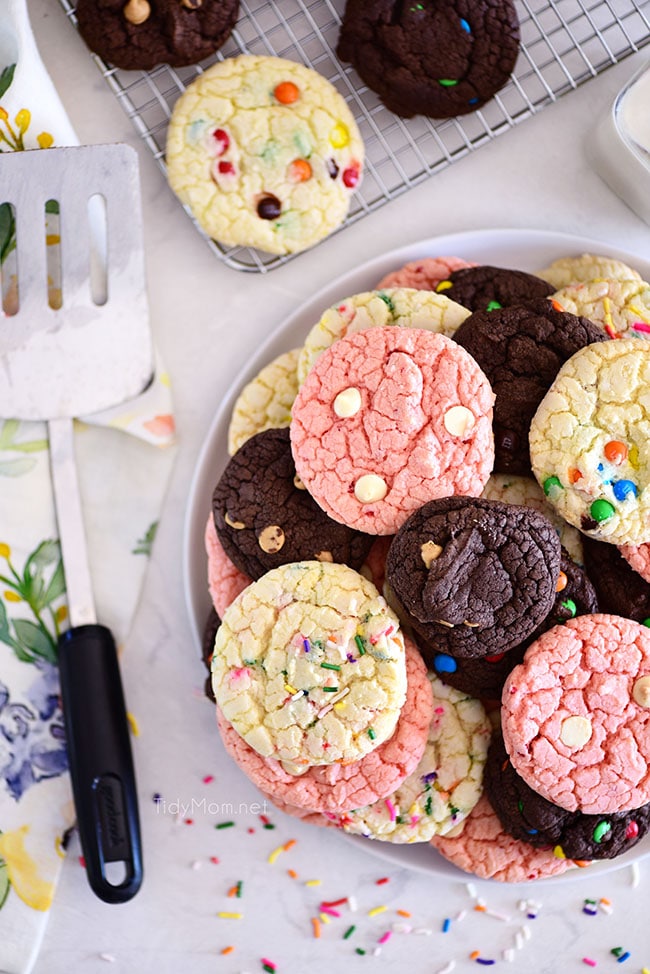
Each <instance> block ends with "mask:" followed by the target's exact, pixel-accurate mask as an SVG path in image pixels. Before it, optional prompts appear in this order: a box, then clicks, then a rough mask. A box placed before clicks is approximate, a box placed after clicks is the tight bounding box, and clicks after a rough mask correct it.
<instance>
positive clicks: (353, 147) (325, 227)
mask: <svg viewBox="0 0 650 974" xmlns="http://www.w3.org/2000/svg"><path fill="white" fill-rule="evenodd" d="M363 159H364V147H363V142H362V139H361V136H360V134H359V129H358V127H357V124H356V122H355V120H354V117H353V115H352V112H351V111H350V109H349V108H348V106H347V103H346V101H345V99H344V98H343V96H342V95H341V94H339V92H338V91H337V90H336V88H334V86H333V85H332V84H330V82H329V81H327V80H326V79H325V78H324V77H322V75H320V74H318V72H317V71H314V70H312V69H311V68H307V67H305V66H304V65H302V64H297V63H296V62H294V61H289V60H286V59H285V58H278V57H271V56H264V55H249V54H244V55H241V56H239V57H235V58H227V59H226V60H224V61H221V62H219V63H217V64H214V65H213V66H212V67H210V68H208V69H207V70H206V71H204V72H203V73H202V74H201V75H199V77H198V78H197V79H196V80H195V81H194V82H192V84H190V85H189V87H188V88H187V90H186V91H185V92H184V93H183V95H181V97H180V98H179V99H178V101H177V102H176V104H175V105H174V108H173V111H172V115H171V119H170V122H169V129H168V134H167V151H166V162H167V176H168V179H169V184H170V186H171V188H172V189H173V191H174V192H175V193H176V195H177V196H178V197H179V199H180V200H181V202H182V203H184V204H185V205H186V207H188V209H189V210H190V211H191V213H192V215H193V216H194V218H195V219H196V221H197V222H198V223H199V225H200V226H201V227H202V229H203V230H204V231H205V232H206V233H207V234H208V235H209V236H210V237H212V238H213V239H214V240H218V241H219V242H220V243H222V244H225V245H227V246H244V247H255V248H257V249H259V250H263V251H267V252H269V253H272V254H290V253H296V252H298V251H301V250H305V249H306V248H307V247H311V246H312V245H313V244H315V243H317V242H318V241H319V240H322V239H323V238H324V237H326V236H327V235H328V234H329V233H331V232H332V231H333V230H334V229H335V228H336V227H338V226H339V224H341V223H342V222H343V220H344V219H345V217H346V215H347V212H348V209H349V206H350V200H351V196H352V193H353V192H354V190H355V189H356V187H357V186H358V185H359V183H360V181H361V177H362V168H363Z"/></svg>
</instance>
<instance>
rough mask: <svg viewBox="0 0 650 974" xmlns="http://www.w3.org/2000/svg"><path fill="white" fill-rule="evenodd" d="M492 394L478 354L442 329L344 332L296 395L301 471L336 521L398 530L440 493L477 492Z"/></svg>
mask: <svg viewBox="0 0 650 974" xmlns="http://www.w3.org/2000/svg"><path fill="white" fill-rule="evenodd" d="M493 402H494V394H493V392H492V389H491V388H490V384H489V382H488V381H487V379H486V378H485V376H484V374H483V372H482V371H481V369H480V368H479V367H478V365H477V364H476V362H475V361H474V359H473V358H472V357H471V356H470V355H469V354H468V353H467V352H466V351H465V350H464V349H463V348H461V347H460V346H459V345H456V344H455V343H454V342H453V341H451V339H449V338H446V337H445V336H444V335H440V334H435V333H433V332H429V331H423V330H422V329H419V328H368V329H366V330H365V331H360V332H356V333H354V334H351V335H345V336H344V337H343V338H340V339H339V340H338V341H337V342H335V343H334V345H331V346H330V347H329V348H328V349H326V350H325V351H324V352H323V353H322V354H321V355H320V357H319V358H318V360H317V361H316V363H315V365H314V366H313V368H312V369H311V371H310V372H309V375H308V376H307V378H306V380H305V382H304V383H303V385H302V386H301V388H300V392H299V393H298V396H297V397H296V401H295V402H294V405H293V413H292V420H291V427H290V430H291V445H292V450H293V456H294V459H295V462H296V471H297V473H298V476H299V477H300V478H301V480H302V482H303V483H304V484H305V486H306V487H307V489H308V490H309V491H310V493H311V494H312V496H313V497H314V498H315V500H316V501H317V502H318V503H319V504H320V506H321V507H322V508H323V509H324V510H325V511H327V513H328V514H329V515H330V516H331V517H333V518H334V519H335V520H338V521H341V522H342V523H344V524H348V525H354V526H355V527H356V528H357V529H358V530H361V531H367V532H368V533H369V534H393V533H394V532H395V531H396V530H397V528H398V527H399V526H400V524H402V523H403V522H404V521H405V520H406V518H407V517H408V515H409V514H410V513H411V512H412V511H413V510H415V509H416V508H418V507H419V506H420V505H421V504H423V503H424V502H425V501H427V500H430V499H431V498H433V497H443V496H447V495H449V494H453V493H456V494H469V495H472V494H474V495H476V494H480V492H481V490H482V489H483V487H484V485H485V482H486V481H487V479H488V477H489V475H490V471H491V469H492V463H493V460H494V452H493V438H492V404H493Z"/></svg>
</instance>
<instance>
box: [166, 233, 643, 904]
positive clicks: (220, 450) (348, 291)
mask: <svg viewBox="0 0 650 974" xmlns="http://www.w3.org/2000/svg"><path fill="white" fill-rule="evenodd" d="M583 253H595V254H607V255H608V256H611V257H617V258H619V259H620V260H623V261H625V262H626V263H628V264H630V265H631V266H632V267H634V268H636V269H637V270H638V271H639V273H640V274H641V275H642V277H643V278H644V280H646V281H647V280H650V262H648V261H647V260H645V259H643V258H642V257H639V256H637V255H635V254H630V253H627V252H625V251H622V250H619V249H617V248H613V247H611V246H610V245H609V244H607V243H606V242H602V241H598V240H591V239H589V238H586V237H578V236H573V235H570V234H563V233H552V232H547V231H541V230H540V231H537V230H476V231H473V232H465V233H455V234H450V235H447V236H443V237H433V238H431V239H428V240H421V241H419V242H417V243H414V244H409V245H408V246H406V247H401V248H399V249H398V250H393V251H389V252H388V253H386V254H384V255H383V256H381V257H377V258H375V259H373V260H371V261H368V262H367V263H366V264H363V265H361V266H360V267H358V268H356V269H355V270H352V271H350V272H349V273H347V274H344V275H342V276H341V277H339V278H338V279H337V280H335V281H333V282H332V283H331V284H328V285H327V287H325V288H323V290H322V291H320V292H319V293H318V294H316V295H315V296H314V297H313V298H311V299H310V300H309V301H307V302H306V303H305V304H303V305H302V306H301V307H300V308H298V310H297V311H296V312H295V313H294V314H293V315H291V317H290V318H288V319H287V320H286V321H285V322H284V323H283V324H282V325H280V327H279V328H278V329H277V330H276V331H275V332H273V333H272V334H271V335H270V336H269V338H268V339H267V340H266V341H265V342H264V343H263V344H262V345H261V346H260V347H259V348H258V349H257V350H256V351H255V353H254V354H253V355H252V356H251V359H250V362H249V363H248V365H247V366H246V368H245V369H244V370H242V372H240V374H239V375H238V376H237V377H236V379H235V380H234V382H233V384H232V386H231V387H230V389H229V391H228V393H227V395H226V396H225V398H224V400H223V402H222V403H221V407H220V409H219V410H218V412H217V414H216V416H215V417H214V420H213V421H212V425H211V426H210V429H209V430H208V433H207V436H206V439H205V442H204V444H203V448H202V450H201V452H200V454H199V458H198V462H197V465H196V470H195V473H194V478H193V480H192V484H191V487H190V495H189V499H188V506H187V513H186V519H185V533H184V547H183V576H184V584H185V597H186V601H187V607H188V612H189V616H190V621H191V625H192V631H193V635H194V640H195V643H196V645H197V646H198V647H200V645H201V636H202V632H203V626H204V624H205V621H206V619H207V617H208V613H209V611H210V598H209V594H208V588H207V557H206V554H205V549H204V546H203V534H204V530H205V523H206V520H207V517H208V513H209V512H210V509H211V498H212V491H213V489H214V486H215V484H216V483H217V480H218V479H219V477H220V475H221V473H222V471H223V469H224V467H225V465H226V463H227V462H228V451H227V437H228V425H229V422H230V415H231V412H232V408H233V405H234V403H235V400H236V398H237V396H238V395H239V393H240V391H241V389H242V388H243V386H244V385H245V384H246V383H247V382H249V381H250V380H251V379H252V378H253V377H254V376H255V375H256V374H257V373H258V372H259V371H260V369H261V368H262V367H263V366H264V365H266V364H267V363H268V362H270V361H271V360H272V359H274V358H275V357H276V356H278V355H280V354H281V353H282V352H286V351H289V350H290V349H292V348H296V347H298V346H300V345H302V343H303V340H304V338H305V335H306V334H307V332H308V331H309V329H310V328H311V327H312V325H314V324H315V323H316V322H317V321H318V320H319V318H320V316H321V314H322V313H323V311H325V310H326V309H327V308H328V307H329V306H330V305H332V304H335V303H336V302H338V301H340V300H342V299H343V298H347V297H349V296H350V295H352V294H356V293H358V292H360V291H368V290H372V288H373V287H375V285H376V284H377V282H378V281H379V280H380V279H381V278H382V277H383V276H384V274H387V273H388V272H389V271H391V270H395V269H397V268H399V267H401V266H402V265H403V264H405V263H406V262H407V261H411V260H419V259H421V258H422V257H439V256H456V257H463V258H465V259H466V260H471V261H476V262H477V263H483V264H492V265H496V266H500V267H513V268H517V269H519V270H524V271H531V272H535V271H538V270H541V269H542V268H543V267H547V266H548V265H549V264H550V263H551V262H552V261H553V260H556V259H557V258H558V257H565V256H577V255H579V254H583ZM341 835H342V836H344V838H345V839H346V840H347V841H350V842H354V843H355V844H356V845H357V846H359V847H361V848H363V849H365V850H366V851H368V852H370V853H372V854H374V855H376V856H378V857H379V858H381V859H384V860H387V861H389V862H391V863H392V864H393V865H395V866H407V867H409V868H411V869H420V870H423V871H425V872H429V873H433V874H435V875H438V876H446V877H448V878H449V877H453V878H456V879H458V878H459V877H462V878H464V879H465V880H467V874H466V873H462V872H461V871H460V870H458V869H457V868H456V867H455V866H452V865H451V864H450V863H449V862H447V860H445V859H443V858H442V856H440V855H439V854H438V853H437V852H436V851H435V849H433V848H432V847H431V846H429V845H425V844H417V845H410V846H409V845H395V844H391V843H389V842H376V841H372V840H369V839H364V838H361V837H356V836H348V835H345V833H341ZM649 854H650V835H648V836H647V837H646V839H645V840H642V841H641V842H640V843H639V844H638V845H637V846H635V848H634V849H633V850H631V851H630V852H629V853H626V854H625V855H623V856H619V857H618V858H617V859H614V860H611V861H610V860H603V861H602V862H599V863H594V864H593V865H591V866H589V868H587V869H575V870H569V871H568V872H567V873H566V874H565V875H563V876H560V877H553V878H551V879H547V880H544V883H545V885H546V884H548V883H555V882H564V881H566V880H567V879H573V878H577V877H581V876H589V877H593V876H594V874H595V873H598V874H601V873H604V872H608V871H610V870H612V869H618V868H620V867H621V866H623V865H629V864H630V863H631V862H634V861H635V860H636V859H639V858H641V857H642V856H645V855H649Z"/></svg>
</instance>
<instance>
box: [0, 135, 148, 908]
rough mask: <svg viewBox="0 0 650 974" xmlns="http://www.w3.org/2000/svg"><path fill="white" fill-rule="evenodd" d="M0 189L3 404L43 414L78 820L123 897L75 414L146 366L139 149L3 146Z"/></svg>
mask: <svg viewBox="0 0 650 974" xmlns="http://www.w3.org/2000/svg"><path fill="white" fill-rule="evenodd" d="M98 197H99V200H100V201H101V200H103V203H104V208H105V221H104V220H102V219H100V218H99V217H98V215H101V207H100V208H99V209H98V199H97V198H98ZM0 203H8V204H10V206H11V207H12V213H13V217H14V220H15V235H16V250H15V254H16V256H17V269H16V277H17V288H18V299H17V305H18V309H17V311H16V312H15V313H9V314H4V315H1V316H0V416H2V417H6V418H12V419H26V420H37V419H38V420H47V423H48V434H49V442H50V463H51V469H52V481H53V485H54V497H55V507H56V516H57V522H58V527H59V537H60V541H61V551H62V556H63V564H64V569H65V577H66V588H67V597H68V610H69V618H70V628H69V629H68V630H67V631H65V632H64V633H63V634H62V635H61V637H60V639H59V646H58V649H59V670H60V677H61V696H62V704H63V712H64V718H65V726H66V735H67V743H68V754H69V763H70V773H71V778H72V786H73V794H74V801H75V808H76V812H77V822H78V826H79V833H80V838H81V844H82V850H83V854H84V858H85V860H86V870H87V875H88V881H89V883H90V885H91V887H92V889H93V890H94V892H95V893H96V894H97V895H98V896H99V897H100V898H101V899H103V900H105V901H107V902H109V903H118V902H124V901H125V900H128V899H130V898H131V897H132V896H134V895H135V893H136V892H137V891H138V889H139V887H140V883H141V881H142V855H141V848H140V826H139V818H138V806H137V794H136V787H135V776H134V769H133V760H132V755H131V745H130V741H129V730H128V723H127V718H126V710H125V705H124V696H123V692H122V684H121V680H120V674H119V668H118V663H117V653H116V648H115V642H114V640H113V637H112V635H111V632H110V630H109V629H107V628H106V627H105V626H101V625H98V624H97V622H96V617H95V609H94V602H93V594H92V585H91V579H90V572H89V567H88V557H87V551H86V542H85V535H84V526H83V519H82V510H81V502H80V496H79V488H78V483H77V475H76V468H75V459H74V437H73V417H75V416H83V415H86V414H90V413H93V412H96V411H99V410H102V409H105V408H107V407H109V406H114V405H116V404H117V403H120V402H122V401H124V400H127V399H131V398H132V397H133V396H136V395H138V394H139V393H140V392H141V391H142V390H143V389H144V388H145V387H146V386H147V385H148V383H149V382H150V381H151V378H152V375H153V352H152V345H151V337H150V332H149V318H148V306H147V296H146V290H145V276H144V257H143V247H142V217H141V208H140V193H139V175H138V166H137V153H136V152H135V150H134V149H132V148H130V147H129V146H126V145H100V146H75V147H72V148H57V149H38V150H31V151H24V152H16V153H2V155H0ZM57 212H58V221H59V227H58V231H59V233H58V236H60V245H59V246H60V258H61V281H60V283H61V300H60V301H59V298H58V292H57V299H56V300H52V293H53V292H52V281H51V280H49V281H48V256H47V254H48V250H49V251H51V248H52V244H53V241H52V239H51V227H50V239H49V241H48V242H47V243H46V213H49V214H50V215H51V214H53V213H54V214H56V213H57ZM50 222H51V221H50ZM102 242H105V244H106V246H105V255H106V257H105V269H106V286H107V298H106V300H105V302H104V303H103V304H98V303H96V301H95V300H93V288H91V252H97V250H99V251H102V250H103V249H104V248H103V247H102ZM54 243H55V244H56V243H57V241H54ZM50 256H51V254H50ZM51 270H52V264H51V260H50V261H49V272H50V274H51ZM4 273H6V269H5V270H4V271H3V275H4ZM5 284H6V281H4V280H3V291H5V290H6V288H5ZM48 296H49V300H48ZM59 304H60V307H56V306H57V305H59ZM52 305H55V306H54V307H53V306H52ZM14 310H15V307H14V308H10V309H9V311H10V312H13V311H14ZM118 863H119V864H122V865H121V866H116V865H111V864H118ZM116 871H118V872H119V871H121V872H122V875H121V876H120V877H119V881H117V882H115V881H114V877H115V873H116Z"/></svg>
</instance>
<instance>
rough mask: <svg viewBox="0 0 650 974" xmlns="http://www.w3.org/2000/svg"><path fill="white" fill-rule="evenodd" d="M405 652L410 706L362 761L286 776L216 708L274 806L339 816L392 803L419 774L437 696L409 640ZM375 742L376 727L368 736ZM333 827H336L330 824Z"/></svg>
mask: <svg viewBox="0 0 650 974" xmlns="http://www.w3.org/2000/svg"><path fill="white" fill-rule="evenodd" d="M404 644H405V649H406V684H407V685H406V700H405V702H404V706H403V707H402V709H401V711H400V715H399V718H398V720H397V725H396V727H395V730H394V732H393V733H392V734H391V736H390V737H389V738H388V740H386V741H384V743H383V744H380V745H379V746H378V747H376V748H374V749H373V750H372V751H369V752H368V753H367V754H364V756H363V757H362V758H359V760H358V761H350V762H347V763H339V764H319V765H312V766H310V767H308V768H306V769H305V768H300V769H299V770H300V771H301V773H300V774H296V773H294V772H295V771H296V770H297V769H295V768H293V769H292V771H291V772H290V771H287V770H286V769H285V768H284V767H283V766H282V765H281V764H280V762H279V761H276V760H274V759H273V758H265V757H262V755H261V754H259V753H258V752H257V751H255V750H253V748H252V747H250V745H248V744H247V743H246V741H245V740H244V738H243V737H241V736H240V734H238V733H237V731H236V730H235V729H234V727H233V726H232V725H231V724H230V723H229V722H228V721H227V720H226V719H225V717H224V716H223V714H222V713H221V712H220V711H219V709H218V708H217V721H218V724H219V732H220V734H221V739H222V741H223V743H224V746H225V748H226V750H227V751H228V753H229V754H230V756H231V757H232V758H233V759H234V760H235V761H236V763H237V764H238V765H239V767H240V768H241V769H242V771H244V773H245V774H247V775H248V777H249V778H250V780H251V781H252V782H253V784H255V785H257V787H258V788H259V789H260V790H261V791H263V792H264V793H265V794H267V795H270V796H271V798H272V799H273V801H274V802H286V803H288V804H289V805H290V806H291V808H300V809H309V810H311V811H312V812H320V813H325V814H328V815H338V814H339V813H344V812H347V811H348V810H349V809H351V808H359V807H360V806H362V805H369V804H371V803H372V802H375V801H378V800H380V799H384V798H387V797H388V796H389V795H390V794H391V792H393V791H395V789H396V788H397V787H398V786H399V785H400V784H401V782H402V781H404V779H405V778H406V777H407V776H408V775H409V774H411V773H412V772H413V771H414V769H415V768H416V766H417V764H418V761H419V760H420V758H421V757H422V755H423V753H424V748H425V746H426V743H427V738H428V733H429V726H430V724H431V720H432V718H433V694H432V692H431V683H430V681H429V678H428V676H427V669H426V666H425V665H424V662H423V660H422V657H421V656H420V654H419V652H418V651H417V648H416V646H415V645H414V643H412V642H411V641H410V640H409V639H408V637H406V638H405V639H404ZM366 733H367V735H368V737H369V739H370V740H371V741H372V740H374V739H375V736H374V735H375V731H374V728H373V727H369V728H368V730H367V731H366ZM328 821H330V822H331V821H332V819H329V820H328Z"/></svg>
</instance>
